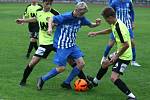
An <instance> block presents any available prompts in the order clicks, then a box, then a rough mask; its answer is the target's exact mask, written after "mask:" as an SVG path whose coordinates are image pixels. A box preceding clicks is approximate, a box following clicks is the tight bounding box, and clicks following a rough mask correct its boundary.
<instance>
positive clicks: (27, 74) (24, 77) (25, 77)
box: [22, 65, 33, 82]
mask: <svg viewBox="0 0 150 100" xmlns="http://www.w3.org/2000/svg"><path fill="white" fill-rule="evenodd" d="M32 70H33V68H32V67H29V65H27V67H26V69H25V70H24V73H23V78H22V81H24V82H25V81H26V80H27V78H28V76H29V75H30V73H31V72H32Z"/></svg>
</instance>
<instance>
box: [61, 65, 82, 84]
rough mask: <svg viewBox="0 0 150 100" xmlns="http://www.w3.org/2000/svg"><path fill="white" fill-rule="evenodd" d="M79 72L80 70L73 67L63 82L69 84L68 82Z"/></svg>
mask: <svg viewBox="0 0 150 100" xmlns="http://www.w3.org/2000/svg"><path fill="white" fill-rule="evenodd" d="M79 72H80V70H79V69H78V68H77V67H74V68H73V69H72V71H71V73H70V74H69V76H68V78H67V79H66V80H65V81H64V82H65V83H67V84H70V82H71V81H72V80H73V79H74V78H75V77H76V76H77V75H78V74H79Z"/></svg>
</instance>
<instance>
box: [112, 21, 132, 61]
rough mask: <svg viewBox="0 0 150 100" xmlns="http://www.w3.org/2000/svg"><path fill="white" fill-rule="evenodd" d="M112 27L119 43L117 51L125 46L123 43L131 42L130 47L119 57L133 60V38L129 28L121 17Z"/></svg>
mask: <svg viewBox="0 0 150 100" xmlns="http://www.w3.org/2000/svg"><path fill="white" fill-rule="evenodd" d="M111 28H112V32H113V35H114V37H115V41H116V44H117V51H119V50H120V49H121V48H122V47H123V45H122V43H125V42H128V44H129V48H128V49H127V50H126V51H125V52H124V53H123V54H122V55H121V56H120V57H119V59H122V60H132V49H131V40H130V33H129V31H128V28H127V27H126V25H125V24H124V23H123V22H122V21H121V20H119V19H117V21H116V23H115V24H112V25H111Z"/></svg>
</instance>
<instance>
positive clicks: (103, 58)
mask: <svg viewBox="0 0 150 100" xmlns="http://www.w3.org/2000/svg"><path fill="white" fill-rule="evenodd" d="M105 60H106V57H104V56H103V57H102V59H101V65H102V63H103V62H104V61H105Z"/></svg>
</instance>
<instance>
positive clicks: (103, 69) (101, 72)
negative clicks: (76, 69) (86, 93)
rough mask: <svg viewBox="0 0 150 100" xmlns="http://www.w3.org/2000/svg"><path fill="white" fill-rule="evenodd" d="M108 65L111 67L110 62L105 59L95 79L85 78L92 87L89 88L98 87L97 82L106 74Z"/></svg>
mask: <svg viewBox="0 0 150 100" xmlns="http://www.w3.org/2000/svg"><path fill="white" fill-rule="evenodd" d="M110 65H111V63H110V61H109V60H108V59H106V60H105V61H103V63H102V66H101V67H100V69H99V71H98V73H97V75H96V77H94V78H93V77H91V76H87V79H88V80H89V81H90V82H91V83H92V86H90V88H92V87H93V86H94V87H96V86H98V83H99V81H100V80H101V79H102V78H103V76H104V75H105V74H106V73H107V71H108V67H109V66H110Z"/></svg>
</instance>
